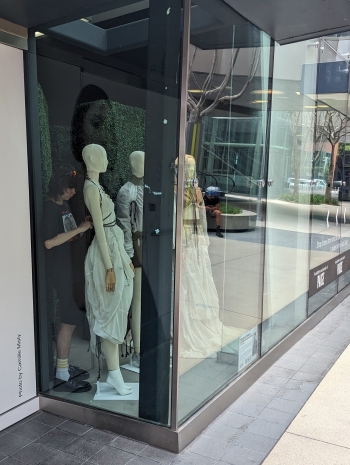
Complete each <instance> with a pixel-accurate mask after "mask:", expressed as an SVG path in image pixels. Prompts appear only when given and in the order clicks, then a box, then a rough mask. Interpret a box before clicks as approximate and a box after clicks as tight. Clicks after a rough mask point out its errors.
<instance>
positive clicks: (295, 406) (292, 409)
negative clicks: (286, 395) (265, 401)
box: [268, 399, 304, 413]
mask: <svg viewBox="0 0 350 465" xmlns="http://www.w3.org/2000/svg"><path fill="white" fill-rule="evenodd" d="M303 406H304V404H302V403H301V402H294V401H293V400H286V399H273V400H272V401H271V402H270V403H269V405H268V408H272V409H275V410H281V411H282V412H287V413H298V412H299V411H300V409H301V408H302V407H303Z"/></svg>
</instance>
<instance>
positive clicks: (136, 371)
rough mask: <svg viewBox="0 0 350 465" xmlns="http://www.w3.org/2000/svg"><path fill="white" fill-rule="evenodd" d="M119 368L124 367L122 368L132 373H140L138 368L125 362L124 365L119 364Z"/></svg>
mask: <svg viewBox="0 0 350 465" xmlns="http://www.w3.org/2000/svg"><path fill="white" fill-rule="evenodd" d="M120 368H124V370H128V371H133V372H134V373H140V368H139V367H135V366H134V365H131V364H130V363H127V364H126V365H120Z"/></svg>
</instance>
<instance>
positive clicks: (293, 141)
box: [262, 42, 318, 353]
mask: <svg viewBox="0 0 350 465" xmlns="http://www.w3.org/2000/svg"><path fill="white" fill-rule="evenodd" d="M317 56H318V55H317V50H315V49H314V48H312V47H310V46H309V42H301V43H297V44H291V45H285V46H279V45H276V47H275V56H274V74H273V86H272V107H271V133H270V151H269V169H268V177H267V178H268V180H270V182H269V183H268V187H267V217H266V226H267V228H266V255H265V272H264V317H263V320H264V321H263V324H262V353H265V352H267V351H268V350H269V349H270V348H271V347H273V346H274V345H276V344H277V342H279V341H280V340H281V339H282V338H284V337H285V336H286V335H287V334H289V333H290V332H291V331H292V330H293V329H294V328H295V327H296V326H298V325H299V324H300V323H301V322H302V321H303V320H305V319H306V317H307V295H308V294H307V293H308V274H309V241H310V237H309V218H310V203H311V196H312V192H311V189H310V184H311V183H310V180H311V170H312V153H313V142H314V125H315V99H314V98H312V97H310V96H308V95H305V93H304V92H303V88H302V80H303V75H304V66H305V63H308V64H309V63H311V64H314V63H317ZM312 78H313V76H311V77H310V79H309V81H308V85H309V86H311V87H312V89H313V92H315V88H316V80H315V79H314V80H312ZM310 93H311V92H310Z"/></svg>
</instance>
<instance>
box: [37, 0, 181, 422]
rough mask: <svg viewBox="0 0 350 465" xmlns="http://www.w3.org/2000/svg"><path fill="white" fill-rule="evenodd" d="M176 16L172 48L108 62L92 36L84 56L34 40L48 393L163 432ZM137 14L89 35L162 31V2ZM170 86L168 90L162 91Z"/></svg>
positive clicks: (148, 48) (102, 21)
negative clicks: (151, 25)
mask: <svg viewBox="0 0 350 465" xmlns="http://www.w3.org/2000/svg"><path fill="white" fill-rule="evenodd" d="M173 3H174V8H173V7H171V8H172V10H171V11H172V15H171V16H169V15H167V13H166V10H165V11H161V14H162V21H161V23H162V27H161V28H159V27H158V28H157V30H156V32H157V34H163V36H164V32H165V33H166V37H165V38H164V37H163V40H162V41H161V42H160V41H159V39H158V38H157V37H156V36H152V37H148V32H147V34H146V36H145V37H144V38H145V40H144V41H143V42H142V43H140V42H137V43H133V44H129V45H130V47H128V48H127V51H126V50H125V49H123V48H121V49H119V48H117V49H115V48H114V47H112V46H111V44H109V46H111V49H110V50H109V51H108V53H107V54H104V53H100V52H99V51H98V50H97V48H96V47H95V48H93V50H92V48H91V47H90V45H91V44H90V42H89V41H87V40H86V36H85V35H84V34H83V35H82V36H81V37H80V40H79V41H78V42H79V44H77V41H76V37H75V36H74V37H71V36H70V32H69V27H68V28H65V26H67V25H63V29H62V30H61V26H57V28H55V29H54V30H52V29H50V28H49V29H48V30H45V34H41V35H39V36H37V38H36V52H37V56H36V59H37V78H38V104H39V128H40V150H41V153H40V165H41V182H40V185H39V184H38V185H36V186H35V188H36V189H37V191H38V196H37V197H36V199H37V204H36V210H35V214H36V215H37V218H38V223H40V225H41V230H40V231H39V232H38V234H37V241H38V242H37V249H38V257H39V258H38V272H39V273H41V270H42V269H45V270H46V272H45V273H44V274H41V277H40V283H39V285H40V286H41V289H42V294H41V295H42V300H41V302H40V305H39V325H40V362H41V385H40V389H41V392H42V394H43V395H45V396H49V397H53V398H56V399H67V400H69V401H71V402H74V403H77V404H82V405H89V406H91V407H94V408H98V409H103V410H108V411H112V412H117V413H121V414H125V415H130V416H133V417H141V418H143V419H146V420H150V421H154V422H157V423H158V424H164V425H169V422H170V395H171V392H170V389H171V384H170V380H171V369H172V363H171V349H170V345H171V338H172V333H171V321H172V312H173V308H172V300H173V294H174V293H173V285H174V284H173V274H172V273H173V269H174V263H173V260H174V253H173V248H172V244H173V241H172V236H171V234H169V233H168V232H169V231H171V232H172V229H173V227H172V226H173V222H174V219H175V216H174V211H173V208H174V197H173V196H174V189H173V182H172V181H173V175H174V171H173V168H169V167H170V166H171V165H172V166H173V165H174V161H175V159H176V156H177V155H178V148H177V146H178V120H179V82H178V79H177V75H178V68H179V66H180V63H179V60H178V50H177V48H179V47H180V45H181V43H180V42H179V36H180V30H181V22H182V19H183V18H182V15H181V5H180V4H179V2H173ZM175 3H176V4H175ZM128 9H129V7H125V8H121V9H120V8H116V9H114V10H112V11H109V12H105V13H104V15H103V18H102V17H101V16H100V15H98V14H96V15H93V16H91V17H89V18H88V19H87V21H85V22H83V24H82V29H86V31H87V30H89V31H91V30H97V29H103V30H104V31H109V30H111V29H113V30H114V31H115V29H117V28H118V27H124V26H127V27H128V25H132V27H134V25H135V24H137V25H139V22H138V21H141V22H142V21H146V22H152V21H154V22H156V23H157V24H158V23H159V18H158V14H159V12H160V9H159V5H157V4H155V3H152V5H151V6H150V7H149V8H148V7H147V8H145V5H143V6H142V8H140V9H139V10H138V11H137V12H133V10H132V8H131V9H130V15H128V14H126V13H125V11H126V10H128ZM152 12H153V13H152ZM121 18H123V21H125V24H123V25H121V24H120V21H121ZM134 23H135V24H134ZM168 23H169V24H170V23H171V25H172V27H170V26H169V24H168ZM152 30H154V29H152ZM142 31H143V32H141V34H144V30H143V29H142ZM169 31H171V34H170V33H169ZM61 32H62V34H63V35H64V40H62V35H61ZM78 34H79V33H78ZM92 40H93V39H92ZM169 41H170V42H171V43H174V44H175V43H176V44H177V45H176V47H175V46H173V45H171V46H169V43H168V42H169ZM160 43H161V47H159V46H158V45H159V44H160ZM151 44H152V45H151ZM156 44H157V46H155V45H156ZM164 59H165V64H164V63H163V60H164ZM149 69H150V70H152V72H150V71H149ZM161 80H164V82H166V85H162V86H161V87H159V86H158V84H157V86H158V87H157V86H155V87H154V83H155V82H157V83H158V82H159V81H161ZM155 108H157V112H154V109H155ZM159 108H162V109H163V110H164V115H162V111H159ZM146 121H147V125H146ZM164 121H166V124H165V123H164ZM155 166H157V168H158V169H159V172H161V173H162V176H159V172H157V171H156V170H155V169H154V167H155ZM144 200H145V202H146V204H145V205H146V206H147V208H145V209H144ZM156 231H161V232H162V233H161V234H159V235H158V234H157V233H156ZM158 289H162V290H163V291H164V294H162V295H158ZM143 367H144V368H143Z"/></svg>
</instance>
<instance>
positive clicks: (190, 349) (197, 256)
mask: <svg viewBox="0 0 350 465" xmlns="http://www.w3.org/2000/svg"><path fill="white" fill-rule="evenodd" d="M208 247H209V238H208V233H207V220H206V212H205V208H204V206H199V205H198V204H196V203H192V204H190V205H188V206H187V207H185V209H184V226H183V243H182V299H181V331H180V335H181V336H180V354H181V357H184V358H205V357H208V356H209V357H210V356H214V355H216V353H217V352H218V351H219V350H220V348H221V344H222V331H223V325H222V322H221V321H220V318H219V314H220V304H219V296H218V293H217V290H216V286H215V283H214V279H213V274H212V269H211V262H210V257H209V251H208Z"/></svg>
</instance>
